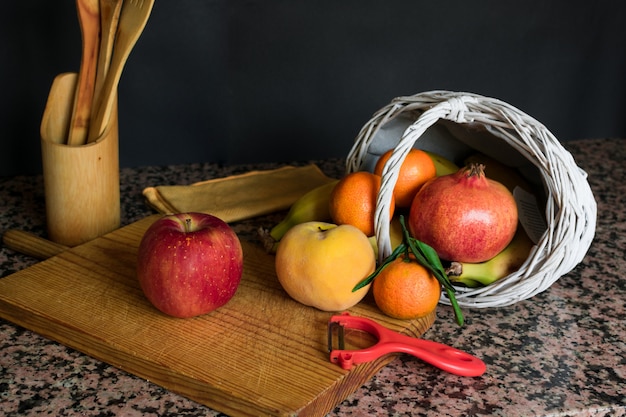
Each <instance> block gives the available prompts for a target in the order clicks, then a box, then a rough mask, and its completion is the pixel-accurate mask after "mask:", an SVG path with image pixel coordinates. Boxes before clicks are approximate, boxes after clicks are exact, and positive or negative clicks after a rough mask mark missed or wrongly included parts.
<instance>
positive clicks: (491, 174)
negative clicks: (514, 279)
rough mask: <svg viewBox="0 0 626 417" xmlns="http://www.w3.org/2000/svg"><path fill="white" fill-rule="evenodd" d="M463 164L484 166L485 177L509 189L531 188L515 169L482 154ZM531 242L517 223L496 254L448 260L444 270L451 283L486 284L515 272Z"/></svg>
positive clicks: (526, 255)
mask: <svg viewBox="0 0 626 417" xmlns="http://www.w3.org/2000/svg"><path fill="white" fill-rule="evenodd" d="M463 162H464V163H465V164H466V165H468V164H470V163H480V164H484V165H485V174H486V175H487V177H488V178H490V179H492V180H495V181H498V182H500V183H501V184H502V185H504V186H505V187H507V188H508V189H509V191H511V192H513V190H514V189H515V187H520V188H522V189H524V190H526V191H528V192H532V191H533V189H532V187H531V185H530V183H529V182H528V181H526V179H525V178H524V177H522V176H521V175H520V174H519V172H517V170H515V169H514V168H511V167H509V166H507V165H504V164H502V163H501V162H499V161H497V160H495V159H493V158H490V157H488V156H487V155H484V154H482V153H475V154H472V155H470V156H469V157H467V158H466V159H465V160H464V161H463ZM533 246H534V243H533V242H532V240H530V238H529V237H528V234H526V231H525V230H524V228H523V227H522V226H521V225H518V227H517V232H516V233H515V236H514V237H513V240H511V242H510V243H509V245H508V246H507V247H506V248H504V250H502V252H500V253H499V254H498V255H496V256H495V257H493V258H491V259H490V260H488V261H485V262H481V263H467V262H452V263H451V265H450V267H449V268H448V269H447V271H446V272H447V273H448V277H449V278H450V281H452V282H453V283H459V284H463V285H465V286H467V287H470V288H475V287H481V286H486V285H489V284H491V283H493V282H495V281H497V280H499V279H501V278H504V277H506V276H507V275H509V274H511V273H513V272H515V271H517V270H518V269H519V268H520V267H521V266H522V264H523V263H524V261H525V260H526V259H527V258H528V255H529V254H530V251H531V250H532V248H533Z"/></svg>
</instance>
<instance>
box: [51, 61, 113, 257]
mask: <svg viewBox="0 0 626 417" xmlns="http://www.w3.org/2000/svg"><path fill="white" fill-rule="evenodd" d="M77 78H78V77H77V75H76V74H75V73H65V74H60V75H59V76H57V77H56V78H55V81H54V82H53V83H52V87H51V89H50V94H49V96H48V101H47V103H46V108H45V110H44V115H43V117H42V121H41V128H40V131H41V159H42V166H43V179H44V191H45V197H46V224H47V228H48V235H49V236H50V239H52V240H53V241H55V242H57V243H60V244H63V245H67V246H76V245H79V244H81V243H84V242H86V241H88V240H91V239H94V238H96V237H98V236H102V235H103V234H105V233H108V232H110V231H112V230H115V229H116V228H118V227H119V225H120V213H121V208H120V184H119V138H118V117H117V101H115V102H114V107H113V113H112V118H111V123H110V124H109V125H107V128H106V130H105V132H104V133H103V134H102V136H101V137H100V138H98V140H96V141H95V142H93V143H89V144H87V145H83V146H68V145H67V144H65V143H64V136H63V135H64V132H66V131H67V129H68V126H67V124H66V123H69V116H68V114H69V112H68V109H70V108H71V103H72V100H73V96H74V90H75V88H76V84H77ZM115 97H117V96H115Z"/></svg>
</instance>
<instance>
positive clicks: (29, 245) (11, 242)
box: [2, 229, 69, 260]
mask: <svg viewBox="0 0 626 417" xmlns="http://www.w3.org/2000/svg"><path fill="white" fill-rule="evenodd" d="M2 243H3V244H4V246H6V247H8V248H9V249H12V250H14V251H16V252H19V253H22V254H24V255H28V256H32V257H33V258H37V259H39V260H44V259H48V258H52V257H53V256H56V255H58V254H59V253H61V252H64V251H66V250H68V249H69V247H68V246H65V245H61V244H60V243H55V242H52V241H50V240H48V239H44V238H42V237H40V236H37V235H35V234H34V233H30V232H25V231H23V230H15V229H12V230H7V231H6V232H4V235H3V236H2Z"/></svg>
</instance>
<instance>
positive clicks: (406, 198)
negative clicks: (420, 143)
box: [374, 148, 437, 208]
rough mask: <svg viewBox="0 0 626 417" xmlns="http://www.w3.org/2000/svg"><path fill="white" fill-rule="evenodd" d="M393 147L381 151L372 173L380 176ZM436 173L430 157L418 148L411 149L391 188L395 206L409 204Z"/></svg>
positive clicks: (404, 206) (408, 205) (407, 205)
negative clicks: (383, 151)
mask: <svg viewBox="0 0 626 417" xmlns="http://www.w3.org/2000/svg"><path fill="white" fill-rule="evenodd" d="M392 152H393V149H389V150H388V151H387V152H385V153H383V154H382V155H381V156H380V158H378V161H376V165H375V167H374V174H376V175H380V176H382V174H383V168H384V166H385V164H386V163H387V161H388V160H389V158H390V157H391V153H392ZM436 175H437V169H436V168H435V163H434V162H433V160H432V158H431V157H430V156H429V155H428V154H427V153H426V152H424V151H422V150H420V149H415V148H413V149H411V150H410V151H409V153H408V154H407V156H406V158H405V159H404V161H402V165H400V169H399V172H398V180H397V181H396V185H395V186H394V188H393V195H394V197H395V203H396V206H397V207H401V208H407V207H410V206H411V203H412V202H413V198H414V197H415V194H417V192H418V191H419V190H420V188H422V185H424V184H425V183H426V182H427V181H428V180H430V179H431V178H434V177H435V176H436Z"/></svg>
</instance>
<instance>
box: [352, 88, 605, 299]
mask: <svg viewBox="0 0 626 417" xmlns="http://www.w3.org/2000/svg"><path fill="white" fill-rule="evenodd" d="M408 113H412V114H416V115H418V116H417V118H416V119H415V121H414V122H413V123H411V125H410V126H409V127H407V128H406V130H405V131H404V133H403V134H402V137H401V138H400V141H399V142H398V144H397V145H396V146H395V148H394V152H393V153H392V155H391V157H390V158H389V160H388V162H387V164H386V166H385V168H384V169H383V174H382V181H381V183H382V185H381V190H380V192H379V194H378V198H377V203H376V211H375V230H376V240H377V243H378V245H379V248H380V249H379V259H383V258H384V257H386V256H388V255H389V254H390V253H391V243H390V239H389V221H390V220H391V219H390V218H389V208H390V207H389V205H390V201H391V194H392V191H393V187H394V185H395V182H396V180H397V177H398V170H399V166H400V165H401V164H402V162H403V161H404V158H405V157H406V155H407V154H408V152H409V150H410V149H411V148H413V147H414V146H415V145H416V144H417V143H418V142H419V139H420V138H421V137H422V135H423V133H424V132H425V131H426V130H427V129H428V128H429V127H431V126H432V125H434V124H435V123H437V122H438V121H440V120H446V121H450V122H453V123H456V124H478V125H482V126H485V127H487V128H488V129H490V130H491V131H492V132H493V133H495V134H494V137H495V138H496V139H497V138H500V139H502V140H504V141H505V142H506V143H508V145H510V146H511V147H512V148H513V149H514V150H515V151H517V152H518V153H519V154H520V155H521V156H522V157H524V158H525V159H527V160H528V161H530V162H532V164H533V165H534V166H535V167H536V168H537V169H538V170H539V172H540V174H541V179H542V182H543V184H544V187H545V192H546V207H545V213H544V214H545V216H546V221H547V225H548V229H547V230H546V231H545V233H544V234H543V236H542V237H541V238H540V240H539V241H538V242H537V244H536V245H535V246H534V248H533V250H532V251H531V254H530V255H529V257H528V259H527V260H526V261H525V262H524V264H523V265H522V267H521V268H520V269H519V270H518V271H516V272H515V273H512V274H510V275H508V276H507V277H505V278H502V279H500V280H498V281H497V282H495V283H493V284H491V285H489V286H486V287H481V288H473V289H466V288H462V289H461V288H459V290H458V291H457V301H458V303H459V305H460V306H464V307H497V306H506V305H511V304H514V303H516V302H518V301H521V300H525V299H527V298H530V297H532V296H534V295H536V294H538V293H539V292H542V291H544V290H546V289H547V288H549V287H550V286H551V285H552V284H553V283H554V282H555V281H556V280H558V279H559V278H560V277H561V276H563V275H565V274H566V273H568V272H569V271H571V270H572V269H573V268H574V267H575V266H576V265H577V264H578V263H580V262H581V261H582V259H583V258H584V256H585V254H586V253H587V251H588V249H589V247H590V245H591V242H592V240H593V237H594V235H595V226H596V217H597V206H596V201H595V199H594V197H593V193H592V191H591V188H590V186H589V184H588V182H587V174H586V172H584V171H583V170H582V169H581V168H580V167H578V166H577V165H576V163H575V161H574V159H573V157H572V155H571V154H570V153H569V152H568V151H567V150H566V149H565V148H564V147H563V146H562V145H561V143H560V142H559V141H558V139H557V138H556V137H555V136H554V135H553V134H552V133H551V132H550V131H549V130H548V129H547V128H546V127H545V126H544V125H543V124H542V123H540V122H539V121H537V120H536V119H534V118H533V117H531V116H529V115H528V114H526V113H524V112H523V111H521V110H519V109H518V108H516V107H514V106H512V105H511V104H508V103H506V102H504V101H502V100H499V99H496V98H492V97H485V96H481V95H479V94H475V93H468V92H453V91H447V90H433V91H427V92H423V93H418V94H415V95H410V96H399V97H396V98H394V99H393V100H391V102H390V103H388V104H387V105H386V106H383V107H382V108H380V109H379V110H378V111H376V112H375V113H374V114H373V116H372V117H371V119H370V120H369V121H368V122H366V123H365V124H364V125H363V127H362V128H361V130H360V132H359V133H358V135H357V137H356V138H355V141H354V145H353V146H352V148H351V150H350V152H349V154H348V157H347V159H346V173H350V172H353V171H357V170H360V168H361V166H362V164H363V161H364V159H365V156H366V154H367V151H368V149H369V147H370V146H371V144H372V142H373V140H374V139H375V137H376V134H377V133H378V132H379V130H380V129H381V128H382V127H383V126H385V125H386V124H387V123H389V122H390V121H391V120H393V119H395V118H397V117H398V116H400V115H406V114H408ZM440 302H441V303H442V304H449V300H448V299H447V298H446V297H442V298H441V301H440Z"/></svg>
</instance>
